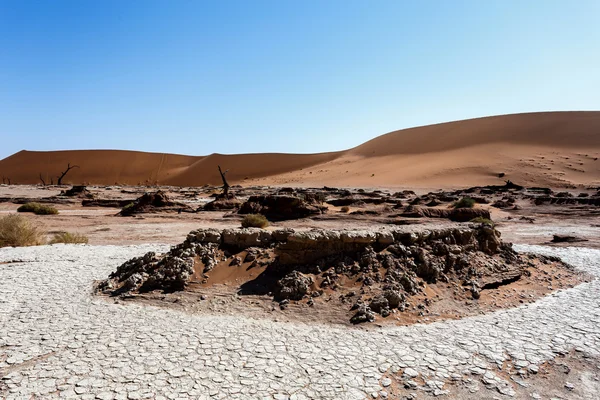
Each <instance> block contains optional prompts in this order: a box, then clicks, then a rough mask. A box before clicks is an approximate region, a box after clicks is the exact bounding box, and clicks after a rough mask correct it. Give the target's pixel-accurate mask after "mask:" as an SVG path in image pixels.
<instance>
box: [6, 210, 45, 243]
mask: <svg viewBox="0 0 600 400" xmlns="http://www.w3.org/2000/svg"><path fill="white" fill-rule="evenodd" d="M43 236H44V234H43V233H42V232H41V231H39V230H38V229H37V228H36V227H35V225H33V224H32V223H31V222H29V221H28V220H27V218H25V217H23V216H21V215H17V214H9V215H7V216H5V217H2V218H0V247H7V246H11V247H22V246H37V245H40V244H42V243H43Z"/></svg>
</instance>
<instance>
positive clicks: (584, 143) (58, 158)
mask: <svg viewBox="0 0 600 400" xmlns="http://www.w3.org/2000/svg"><path fill="white" fill-rule="evenodd" d="M599 158H600V112H596V111H593V112H592V111H586V112H583V111H582V112H546V113H529V114H512V115H502V116H495V117H485V118H477V119H471V120H464V121H455V122H448V123H443V124H436V125H428V126H422V127H417V128H410V129H404V130H400V131H395V132H390V133H387V134H385V135H382V136H379V137H376V138H375V139H373V140H370V141H368V142H366V143H364V144H362V145H360V146H358V147H355V148H353V149H350V150H345V151H339V152H332V153H319V154H278V153H265V154H239V155H222V154H212V155H209V156H184V155H177V154H163V153H144V152H136V151H121V150H72V151H48V152H39V151H25V150H23V151H20V152H18V153H15V154H13V155H11V156H10V157H7V158H5V159H3V160H0V176H4V177H8V178H10V179H11V181H12V182H13V183H19V184H35V183H40V179H39V174H40V173H41V174H42V177H44V179H45V180H46V182H48V183H49V182H50V180H51V178H53V179H54V182H56V176H57V175H59V174H60V172H61V171H62V170H64V168H65V167H66V165H67V163H71V164H77V165H79V166H80V168H78V169H73V170H72V171H70V172H69V174H68V175H67V177H66V178H65V183H66V182H70V183H89V184H102V185H112V184H129V185H137V184H148V183H151V184H155V183H158V184H162V185H176V186H201V185H205V184H219V183H220V178H219V174H218V171H217V165H221V166H222V167H223V168H225V169H229V173H228V175H227V176H228V178H229V179H230V180H231V182H232V183H240V184H243V185H254V184H257V185H258V184H260V185H282V186H285V185H289V186H323V185H328V186H347V187H375V186H379V187H422V188H437V187H439V188H443V187H464V186H473V185H479V184H490V183H501V182H502V181H501V178H500V177H499V174H504V177H503V178H502V179H511V180H512V181H514V182H518V183H521V184H528V185H545V186H551V187H564V186H570V185H574V184H575V185H578V184H582V185H592V186H600V160H599Z"/></svg>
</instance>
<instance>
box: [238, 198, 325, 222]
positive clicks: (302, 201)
mask: <svg viewBox="0 0 600 400" xmlns="http://www.w3.org/2000/svg"><path fill="white" fill-rule="evenodd" d="M326 211H327V207H326V206H323V205H322V202H321V201H320V200H318V198H317V197H316V196H309V197H305V198H302V197H297V196H290V195H259V196H250V198H249V199H248V201H246V202H245V203H244V204H242V206H241V208H240V210H239V211H238V213H239V214H262V215H264V216H265V217H267V219H269V220H271V221H283V220H289V219H299V218H307V217H310V216H313V215H320V214H323V213H324V212H326Z"/></svg>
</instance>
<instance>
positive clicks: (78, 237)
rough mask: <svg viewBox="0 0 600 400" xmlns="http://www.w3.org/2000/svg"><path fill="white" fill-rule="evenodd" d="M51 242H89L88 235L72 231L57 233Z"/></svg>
mask: <svg viewBox="0 0 600 400" xmlns="http://www.w3.org/2000/svg"><path fill="white" fill-rule="evenodd" d="M49 243H50V244H56V243H75V244H77V243H83V244H87V243H88V237H87V236H85V235H82V234H80V233H71V232H60V233H56V234H55V235H54V237H53V238H52V239H51V240H50V242H49Z"/></svg>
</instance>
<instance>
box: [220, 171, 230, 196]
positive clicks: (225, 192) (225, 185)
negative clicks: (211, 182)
mask: <svg viewBox="0 0 600 400" xmlns="http://www.w3.org/2000/svg"><path fill="white" fill-rule="evenodd" d="M218 167H219V174H221V180H222V181H223V196H225V198H226V199H228V198H229V183H227V178H225V174H226V173H227V172H228V171H229V170H227V171H225V172H223V171H221V166H220V165H218Z"/></svg>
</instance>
